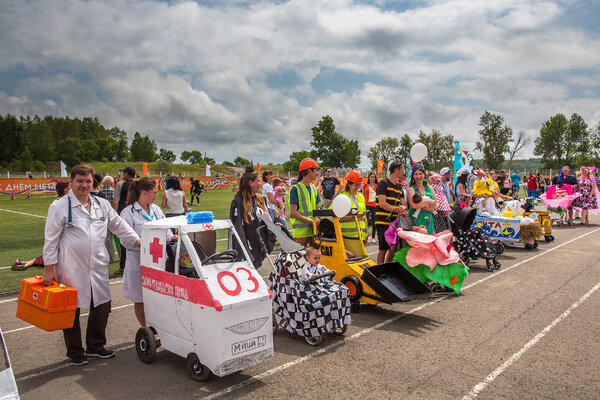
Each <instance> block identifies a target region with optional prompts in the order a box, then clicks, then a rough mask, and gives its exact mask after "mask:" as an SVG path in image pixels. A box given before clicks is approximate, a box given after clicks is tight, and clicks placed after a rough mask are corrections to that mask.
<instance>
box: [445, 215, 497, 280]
mask: <svg viewBox="0 0 600 400" xmlns="http://www.w3.org/2000/svg"><path fill="white" fill-rule="evenodd" d="M476 215H477V210H476V209H474V208H471V207H464V208H455V209H454V210H452V211H450V212H449V213H448V217H449V218H450V227H451V230H452V233H453V234H454V236H455V237H456V242H455V243H454V248H455V249H456V251H457V252H458V254H459V255H460V258H461V260H462V261H463V262H464V263H465V264H468V263H469V261H470V260H476V259H478V258H480V257H481V258H484V259H485V265H486V267H487V269H488V271H490V272H492V271H494V270H498V269H500V267H501V265H500V262H498V261H497V260H496V253H497V252H496V246H495V245H494V244H493V243H492V241H491V240H490V238H489V236H488V235H487V234H486V233H485V232H484V231H483V229H481V228H478V227H476V226H472V225H473V221H474V220H475V216H476Z"/></svg>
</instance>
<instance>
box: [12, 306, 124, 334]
mask: <svg viewBox="0 0 600 400" xmlns="http://www.w3.org/2000/svg"><path fill="white" fill-rule="evenodd" d="M132 305H133V303H129V304H123V305H122V306H117V307H111V309H110V310H111V311H113V310H120V309H121V308H127V307H131V306H132ZM88 315H90V313H85V314H81V315H80V317H87V316H88ZM35 327H36V326H35V325H27V326H24V327H22V328H17V329H13V330H10V331H6V332H3V333H4V334H7V333H13V332H19V331H24V330H27V329H31V328H35Z"/></svg>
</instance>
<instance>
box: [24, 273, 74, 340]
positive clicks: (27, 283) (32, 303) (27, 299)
mask: <svg viewBox="0 0 600 400" xmlns="http://www.w3.org/2000/svg"><path fill="white" fill-rule="evenodd" d="M76 309H77V289H73V288H71V287H68V286H64V285H59V284H58V283H56V282H53V284H52V285H51V286H45V285H44V280H43V279H42V277H41V276H34V277H33V278H27V279H23V281H22V282H21V291H20V292H19V302H18V304H17V317H18V318H21V319H22V320H23V321H26V322H29V323H30V324H33V325H35V326H37V327H39V328H42V329H43V330H45V331H55V330H58V329H67V328H72V327H73V322H74V321H75V310H76Z"/></svg>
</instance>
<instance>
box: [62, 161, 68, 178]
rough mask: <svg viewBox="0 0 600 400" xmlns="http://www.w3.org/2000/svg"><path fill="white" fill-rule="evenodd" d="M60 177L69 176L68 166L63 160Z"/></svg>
mask: <svg viewBox="0 0 600 400" xmlns="http://www.w3.org/2000/svg"><path fill="white" fill-rule="evenodd" d="M60 177H61V178H66V177H67V166H66V165H65V163H64V162H62V161H61V162H60Z"/></svg>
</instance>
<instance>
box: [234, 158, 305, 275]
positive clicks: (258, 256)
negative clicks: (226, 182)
mask: <svg viewBox="0 0 600 400" xmlns="http://www.w3.org/2000/svg"><path fill="white" fill-rule="evenodd" d="M260 186H261V182H260V179H259V178H258V173H257V172H254V169H253V168H252V167H246V172H245V173H244V175H242V178H241V179H240V189H239V190H238V192H237V193H236V195H235V196H234V197H233V200H232V201H231V206H230V208H229V219H230V220H231V222H232V223H233V226H234V227H235V229H236V231H237V233H238V235H239V236H240V240H241V241H242V243H238V242H237V240H235V239H234V243H233V247H234V249H235V250H237V252H238V260H240V259H241V258H242V257H243V254H244V253H243V252H242V247H241V246H242V245H243V246H244V247H245V248H246V250H247V251H248V254H249V255H250V258H251V261H252V264H253V265H254V267H255V268H258V267H260V266H261V264H262V262H263V260H264V259H265V257H266V256H267V254H265V252H264V251H263V248H262V246H261V244H260V240H259V237H258V235H257V234H256V229H257V228H258V227H259V226H260V224H261V221H260V219H259V216H260V215H261V214H263V213H264V214H267V213H268V211H267V206H266V205H265V200H264V197H263V196H261V195H260V194H258V190H259V189H260ZM315 191H316V190H315ZM261 235H264V236H263V242H264V243H265V245H266V246H267V250H268V251H271V250H272V249H273V244H274V242H272V241H269V240H267V233H266V232H265V230H262V232H261Z"/></svg>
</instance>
